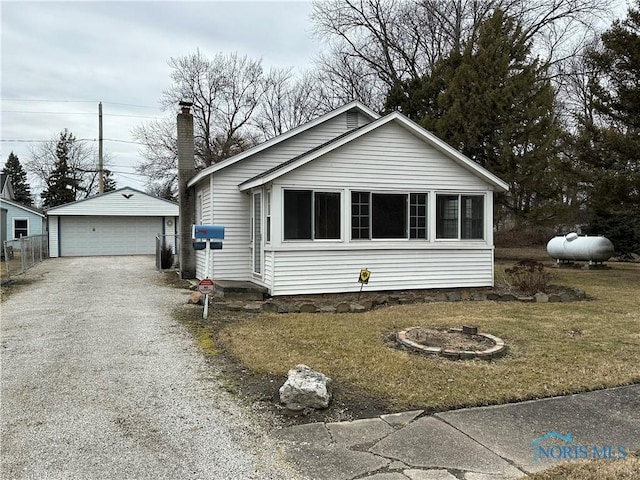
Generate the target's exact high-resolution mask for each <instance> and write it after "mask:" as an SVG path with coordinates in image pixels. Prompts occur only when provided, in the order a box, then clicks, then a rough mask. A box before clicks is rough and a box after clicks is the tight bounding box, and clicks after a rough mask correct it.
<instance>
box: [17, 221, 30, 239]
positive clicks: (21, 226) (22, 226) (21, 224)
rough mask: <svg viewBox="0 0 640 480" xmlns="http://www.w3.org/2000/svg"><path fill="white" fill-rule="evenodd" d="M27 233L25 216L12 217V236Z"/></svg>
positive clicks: (26, 234) (21, 235)
mask: <svg viewBox="0 0 640 480" xmlns="http://www.w3.org/2000/svg"><path fill="white" fill-rule="evenodd" d="M28 235H29V220H27V219H26V218H14V219H13V238H20V237H26V236H28Z"/></svg>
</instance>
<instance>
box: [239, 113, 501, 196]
mask: <svg viewBox="0 0 640 480" xmlns="http://www.w3.org/2000/svg"><path fill="white" fill-rule="evenodd" d="M391 121H397V122H399V123H400V124H401V125H402V126H404V127H405V128H408V129H409V130H411V131H412V132H414V133H415V134H416V135H418V136H419V137H421V138H422V139H424V140H425V141H426V142H427V143H429V144H431V145H432V146H433V147H435V148H436V149H438V150H440V151H441V152H442V153H444V154H445V155H447V156H448V157H449V158H451V159H452V160H454V161H455V162H456V163H458V164H460V165H461V166H463V167H464V168H466V169H467V170H470V171H471V172H472V173H474V174H475V175H477V176H479V177H481V178H482V179H484V180H485V181H486V182H487V183H489V184H490V185H492V186H493V188H494V191H502V192H506V191H508V190H509V185H508V184H507V183H506V182H504V181H503V180H501V179H500V178H498V177H497V176H496V175H494V174H492V173H491V172H489V171H488V170H487V169H485V168H483V167H482V166H480V165H478V164H477V163H476V162H474V161H473V160H471V159H470V158H468V157H467V156H465V155H463V154H462V153H461V152H459V151H458V150H456V149H455V148H453V147H452V146H451V145H449V144H448V143H446V142H444V141H442V140H440V139H439V138H438V137H436V136H435V135H433V134H432V133H431V132H429V131H427V130H425V129H424V128H422V127H421V126H420V125H418V124H416V123H415V122H413V121H411V120H410V119H408V118H407V117H405V116H404V115H402V114H400V113H397V112H394V113H391V114H389V115H386V116H384V117H380V118H378V119H377V120H375V121H373V122H371V123H369V124H368V125H366V126H364V127H363V128H361V129H358V130H354V131H353V132H352V133H351V134H350V135H346V136H345V137H344V138H343V139H342V140H341V141H339V142H335V143H332V144H330V145H327V147H326V148H323V149H319V150H317V151H314V152H312V153H310V154H309V155H307V156H304V157H301V158H300V159H299V161H297V162H294V163H291V164H290V165H287V167H286V168H283V169H281V170H276V171H274V172H273V173H271V174H269V175H265V176H263V177H259V178H254V179H250V180H247V181H245V182H243V183H241V184H240V185H238V188H239V189H240V191H241V192H245V191H248V190H251V189H253V188H258V187H261V186H263V185H266V184H267V183H270V182H272V181H273V180H275V179H276V178H279V177H281V176H282V175H285V174H287V173H289V172H291V171H292V170H295V169H296V168H298V167H300V166H301V165H304V164H305V163H307V162H310V161H312V160H314V159H315V158H318V157H320V156H322V155H325V154H326V153H329V152H330V151H332V150H335V149H336V148H339V147H341V146H342V145H344V144H346V143H349V142H350V141H352V140H354V139H356V138H358V137H360V136H362V135H366V134H367V133H368V132H370V131H372V130H375V129H376V128H378V127H380V126H382V125H384V124H386V123H388V122H391Z"/></svg>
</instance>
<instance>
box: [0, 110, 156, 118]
mask: <svg viewBox="0 0 640 480" xmlns="http://www.w3.org/2000/svg"><path fill="white" fill-rule="evenodd" d="M0 113H20V114H25V113H28V114H31V113H35V114H38V115H95V112H37V111H25V110H2V111H0ZM104 116H105V117H128V118H152V119H158V118H159V117H150V116H147V115H125V114H123V113H105V114H104Z"/></svg>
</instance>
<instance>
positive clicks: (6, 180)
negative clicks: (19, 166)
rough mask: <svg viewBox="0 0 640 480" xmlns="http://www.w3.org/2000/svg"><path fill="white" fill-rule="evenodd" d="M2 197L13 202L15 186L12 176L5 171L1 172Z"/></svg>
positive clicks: (0, 192)
mask: <svg viewBox="0 0 640 480" xmlns="http://www.w3.org/2000/svg"><path fill="white" fill-rule="evenodd" d="M0 197H2V198H5V199H9V200H13V185H12V184H11V176H10V175H9V174H7V173H5V172H4V171H2V172H0Z"/></svg>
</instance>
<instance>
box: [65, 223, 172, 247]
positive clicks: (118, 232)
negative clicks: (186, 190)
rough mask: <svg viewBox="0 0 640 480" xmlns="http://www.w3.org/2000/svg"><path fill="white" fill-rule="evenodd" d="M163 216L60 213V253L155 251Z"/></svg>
mask: <svg viewBox="0 0 640 480" xmlns="http://www.w3.org/2000/svg"><path fill="white" fill-rule="evenodd" d="M161 232H162V217H62V216H61V217H60V254H61V255H62V256H63V257H73V256H90V255H147V254H153V253H155V248H156V247H155V238H156V235H157V234H158V233H161Z"/></svg>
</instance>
